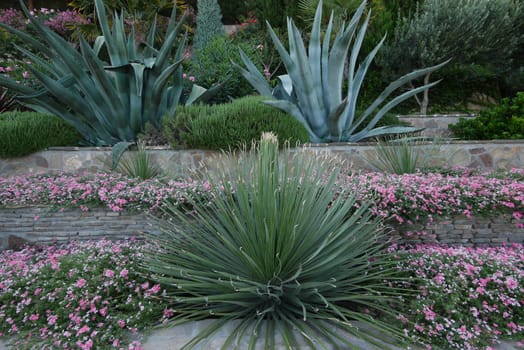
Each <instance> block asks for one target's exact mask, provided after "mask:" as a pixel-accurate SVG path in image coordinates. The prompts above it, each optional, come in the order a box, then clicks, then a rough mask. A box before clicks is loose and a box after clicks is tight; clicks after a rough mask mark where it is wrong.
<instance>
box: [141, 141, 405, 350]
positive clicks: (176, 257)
mask: <svg viewBox="0 0 524 350" xmlns="http://www.w3.org/2000/svg"><path fill="white" fill-rule="evenodd" d="M289 152H290V150H289V148H287V150H286V151H285V153H284V154H285V157H286V158H285V159H284V160H282V159H281V157H282V155H279V151H278V145H277V144H276V143H273V142H272V141H271V140H270V139H266V140H263V141H261V143H259V144H258V145H256V147H253V149H252V150H251V151H250V152H249V153H247V154H245V153H242V154H240V155H239V157H236V158H235V157H229V156H227V155H226V158H227V162H226V163H224V164H228V166H224V167H222V168H221V170H217V172H211V173H206V178H207V179H209V180H210V181H211V184H212V194H213V196H214V200H213V201H212V202H211V203H198V202H196V201H195V202H192V203H191V205H192V210H191V211H190V212H188V211H187V210H184V209H180V208H175V207H174V206H171V205H168V206H167V209H166V210H165V214H167V217H168V218H169V220H161V221H159V224H160V226H161V227H162V234H161V235H158V236H152V237H150V239H151V240H153V241H154V242H155V243H156V244H155V245H154V246H155V247H158V249H155V250H154V251H150V252H149V253H148V254H146V257H145V260H144V263H143V267H144V269H145V271H147V272H146V273H147V274H148V276H150V277H151V278H153V279H154V280H156V281H158V282H159V283H161V284H162V285H163V286H164V287H165V288H166V290H167V297H168V298H170V299H171V300H172V301H173V303H174V307H175V308H176V310H177V315H176V317H175V318H174V319H173V324H181V323H184V322H188V321H191V320H202V319H206V318H209V317H214V318H216V321H215V322H214V323H212V324H211V325H210V326H209V327H208V328H207V329H204V330H203V331H202V332H201V333H200V334H198V335H197V336H196V337H195V338H194V339H193V340H192V341H191V342H190V343H188V344H187V347H186V348H188V349H189V348H192V347H193V346H195V345H197V344H199V342H200V341H202V340H203V339H205V338H206V337H208V336H210V335H212V334H213V333H214V332H216V331H218V330H219V329H220V328H221V327H222V326H224V325H225V324H226V323H228V322H230V321H233V320H236V321H237V323H235V326H234V327H233V329H232V330H231V335H230V337H229V338H228V339H227V341H226V342H225V344H223V347H222V348H223V349H231V348H234V345H235V344H246V343H247V344H249V345H248V346H244V347H240V348H242V349H246V348H247V349H254V348H255V345H256V344H257V340H259V339H258V338H260V341H261V342H262V343H264V348H266V349H273V348H274V346H275V337H276V334H281V336H282V339H283V342H284V344H285V345H286V346H287V347H288V348H293V347H294V346H296V344H297V341H298V340H299V339H302V340H303V341H304V342H305V343H306V344H308V345H309V346H310V347H311V348H316V347H317V346H318V347H319V348H323V347H322V344H324V345H327V344H329V345H330V346H335V347H336V348H358V344H356V343H354V342H352V341H351V340H349V338H344V337H341V336H340V334H341V333H344V332H347V333H349V334H353V335H356V336H358V337H359V338H364V339H366V340H367V341H368V342H370V343H373V342H376V340H375V338H374V337H373V336H372V335H370V334H369V333H368V332H367V331H365V330H363V329H358V328H356V327H354V326H353V322H354V321H358V322H361V323H364V324H367V325H369V327H371V328H372V329H375V330H377V329H378V330H379V331H380V332H381V333H384V334H389V335H392V336H393V337H394V338H395V339H399V340H402V339H403V333H402V332H401V331H400V330H399V329H397V328H396V327H395V325H391V324H388V323H386V322H384V321H381V320H380V319H378V318H375V317H374V316H373V315H374V314H381V315H382V316H385V315H389V316H394V311H393V310H392V308H391V305H392V303H393V304H394V303H395V300H396V297H398V296H400V295H402V294H403V293H406V292H405V291H402V290H398V289H395V288H390V287H388V286H387V285H386V284H385V282H384V281H387V280H393V279H395V278H396V268H395V266H394V263H393V262H392V260H391V259H390V255H389V254H388V253H386V251H385V246H386V241H387V239H386V238H385V236H384V234H383V231H382V230H381V228H380V223H379V221H377V220H376V219H372V218H371V214H370V212H369V210H368V205H365V204H364V205H362V206H361V207H360V208H358V209H357V207H356V206H355V204H356V199H355V197H354V196H353V195H352V194H349V193H346V192H344V191H342V193H338V192H337V187H339V186H337V178H338V171H337V170H336V169H338V168H339V167H338V166H335V164H332V163H329V162H328V161H327V160H323V161H317V160H316V157H311V156H308V153H307V152H302V153H299V154H294V156H293V157H291V156H290V154H289ZM281 160H282V161H281ZM337 165H339V164H337ZM364 309H369V310H371V314H367V313H365V312H364V311H363V310H364ZM262 334H264V335H262ZM336 344H338V345H336ZM380 346H381V348H385V347H384V346H385V345H384V344H382V343H381V344H380Z"/></svg>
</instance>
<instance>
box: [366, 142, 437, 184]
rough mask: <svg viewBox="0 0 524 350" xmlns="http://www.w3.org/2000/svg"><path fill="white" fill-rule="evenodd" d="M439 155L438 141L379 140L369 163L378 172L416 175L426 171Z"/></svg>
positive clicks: (369, 157) (368, 158) (369, 158)
mask: <svg viewBox="0 0 524 350" xmlns="http://www.w3.org/2000/svg"><path fill="white" fill-rule="evenodd" d="M438 153H439V145H438V143H437V142H436V140H428V139H427V138H425V137H420V136H410V137H408V136H403V137H400V138H386V139H377V145H376V148H375V152H374V154H372V155H371V156H368V157H367V160H368V162H369V163H370V164H371V165H372V166H373V167H374V168H375V169H376V170H378V171H381V172H384V173H390V174H398V175H402V174H414V173H416V172H419V171H425V170H426V168H427V166H428V165H429V164H430V162H433V161H434V160H435V158H434V157H435V156H437V155H438Z"/></svg>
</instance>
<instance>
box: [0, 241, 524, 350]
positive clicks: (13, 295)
mask: <svg viewBox="0 0 524 350" xmlns="http://www.w3.org/2000/svg"><path fill="white" fill-rule="evenodd" d="M146 248H147V245H146V244H145V243H144V242H140V241H134V240H130V241H119V242H110V241H105V240H101V241H97V242H81V243H78V242H77V243H75V242H71V243H68V244H64V245H55V246H47V247H29V248H26V249H24V250H22V251H19V252H13V251H5V252H2V253H1V254H0V281H1V282H0V339H2V338H4V339H10V340H13V341H14V344H16V345H15V347H16V348H17V349H23V348H25V347H26V346H27V347H29V346H31V345H34V344H39V345H40V346H42V347H43V346H44V345H46V344H47V345H48V346H52V347H53V348H65V349H69V348H80V349H96V348H114V349H122V348H126V349H140V348H141V345H140V340H136V339H138V337H137V336H136V335H133V333H136V332H137V331H140V332H141V333H142V332H143V330H144V329H148V328H150V327H151V326H152V325H154V324H157V323H162V322H163V321H165V320H166V319H167V318H169V317H171V316H173V308H176V306H174V305H170V304H169V302H168V301H166V300H163V299H162V298H158V296H160V295H162V293H163V292H162V290H163V288H162V287H161V286H160V285H157V284H153V283H152V282H151V281H148V280H147V277H146V276H144V275H143V273H142V272H143V270H142V268H141V266H140V264H141V261H142V256H143V252H144V250H145V249H146ZM390 251H391V253H392V254H393V255H392V259H397V260H398V266H399V269H400V270H401V271H404V273H406V274H408V275H409V276H411V277H412V278H413V281H414V282H413V284H412V285H411V286H409V287H410V288H412V287H416V288H418V289H419V290H420V293H419V294H418V296H416V297H412V298H409V299H405V300H404V305H405V308H404V309H402V310H398V312H399V319H401V320H403V322H405V324H404V329H405V332H406V333H407V334H409V336H411V337H413V338H414V339H418V338H421V337H422V338H428V337H429V344H432V345H433V346H444V347H445V348H456V349H487V348H488V346H490V345H493V342H494V341H496V340H497V339H501V338H506V337H511V338H512V339H516V340H521V338H524V307H523V303H524V285H522V282H521V281H522V279H523V278H524V247H523V246H522V245H514V246H511V247H500V248H486V249H482V248H448V247H434V246H418V247H414V248H409V249H398V247H392V248H391V249H390ZM130 335H131V337H129V336H130ZM133 339H135V340H133Z"/></svg>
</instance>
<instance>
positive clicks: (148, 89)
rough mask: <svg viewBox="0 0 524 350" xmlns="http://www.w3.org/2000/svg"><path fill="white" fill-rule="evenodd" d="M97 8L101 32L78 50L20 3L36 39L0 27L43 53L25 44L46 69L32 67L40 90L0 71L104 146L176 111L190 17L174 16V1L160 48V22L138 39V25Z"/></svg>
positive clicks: (30, 102)
mask: <svg viewBox="0 0 524 350" xmlns="http://www.w3.org/2000/svg"><path fill="white" fill-rule="evenodd" d="M95 6H96V9H97V15H98V19H99V23H100V27H101V29H102V33H103V36H102V37H101V38H99V39H97V41H96V42H95V45H94V46H93V47H91V46H90V45H89V44H88V43H87V42H86V41H85V40H84V39H83V38H82V37H81V38H80V52H78V51H77V50H75V48H73V46H72V45H71V44H70V43H68V42H67V41H65V40H64V39H62V38H61V37H60V36H58V35H57V34H55V33H54V32H52V31H51V30H50V29H49V28H47V27H45V26H44V25H42V24H41V23H40V22H39V20H38V19H36V18H34V17H32V16H30V14H29V11H28V10H27V8H26V7H25V5H24V4H23V3H22V8H23V10H24V12H25V14H26V16H27V17H28V18H29V19H30V20H31V22H32V23H33V24H34V26H35V28H36V29H37V30H36V33H37V38H32V37H31V36H29V35H27V34H26V33H23V32H20V31H17V30H16V29H14V28H10V27H9V26H7V25H4V24H1V23H0V27H2V28H5V29H7V30H9V31H10V32H11V33H13V34H14V35H16V36H17V37H18V38H20V39H21V40H22V41H24V42H25V43H27V44H29V45H30V46H32V47H33V48H34V49H35V50H36V51H38V52H39V54H41V55H42V56H44V57H45V59H42V58H40V56H38V55H35V54H33V53H31V52H28V51H26V50H24V49H20V51H21V52H22V53H23V54H25V55H26V56H27V57H28V58H29V59H30V60H32V61H34V62H37V63H38V66H40V67H41V69H39V70H36V69H34V68H32V67H29V68H30V69H31V72H32V73H33V75H34V76H35V78H36V79H38V80H39V82H40V83H41V85H42V86H43V89H42V90H40V91H37V90H34V89H32V88H30V87H27V86H23V85H20V84H18V83H16V82H14V81H11V80H9V79H7V78H5V77H0V85H3V86H6V87H7V88H8V89H11V90H13V91H14V92H16V93H17V94H18V98H19V99H20V100H21V101H22V102H23V103H24V104H25V105H27V106H28V107H30V108H33V109H35V110H37V111H44V112H47V113H51V114H55V115H57V116H59V117H61V118H62V119H64V120H66V121H67V122H69V123H70V124H71V125H73V126H74V127H75V128H76V129H77V130H78V131H79V132H80V133H81V134H82V136H83V137H84V138H85V142H86V143H88V144H92V145H99V146H101V145H105V146H107V145H114V144H116V143H118V142H120V141H124V142H134V141H135V138H136V135H137V134H138V133H139V132H140V131H141V130H143V128H144V127H145V124H146V123H148V122H150V123H151V124H153V125H155V126H159V125H160V119H161V118H162V117H164V116H165V115H166V114H167V115H174V113H175V110H176V106H177V104H178V101H179V98H180V95H181V92H182V67H181V66H180V62H181V60H182V56H183V50H184V46H185V39H182V40H181V42H180V43H178V45H177V42H178V41H179V39H178V38H179V36H180V33H181V30H182V24H183V22H184V20H185V17H184V18H182V20H181V21H180V22H176V20H175V17H176V16H175V15H176V14H175V8H176V7H173V13H172V14H171V19H170V23H169V26H168V31H167V33H166V39H165V40H164V42H163V44H162V46H161V47H160V48H158V49H155V48H154V37H155V25H153V26H152V27H151V31H150V33H149V35H148V36H147V39H146V43H139V42H138V41H137V38H136V37H135V33H134V30H133V28H131V29H130V30H129V31H126V27H125V24H124V15H123V14H121V15H118V14H115V15H114V18H113V22H112V23H113V25H112V28H110V25H109V20H108V16H107V14H106V13H105V9H104V4H103V2H102V0H95ZM128 32H129V33H128ZM139 44H141V45H139ZM103 46H105V47H106V48H107V52H108V54H109V60H110V63H109V65H108V64H107V63H106V62H103V61H102V60H101V58H100V57H99V56H98V53H99V52H100V50H101V48H102V47H103ZM176 46H178V47H177V50H176V52H175V54H174V55H173V54H172V52H173V47H176Z"/></svg>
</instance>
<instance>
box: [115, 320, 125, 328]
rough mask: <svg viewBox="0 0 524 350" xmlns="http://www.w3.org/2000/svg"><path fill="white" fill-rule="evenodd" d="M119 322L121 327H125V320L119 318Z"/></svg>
mask: <svg viewBox="0 0 524 350" xmlns="http://www.w3.org/2000/svg"><path fill="white" fill-rule="evenodd" d="M117 323H118V325H119V326H120V328H125V326H126V323H125V321H123V320H118V321H117Z"/></svg>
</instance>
